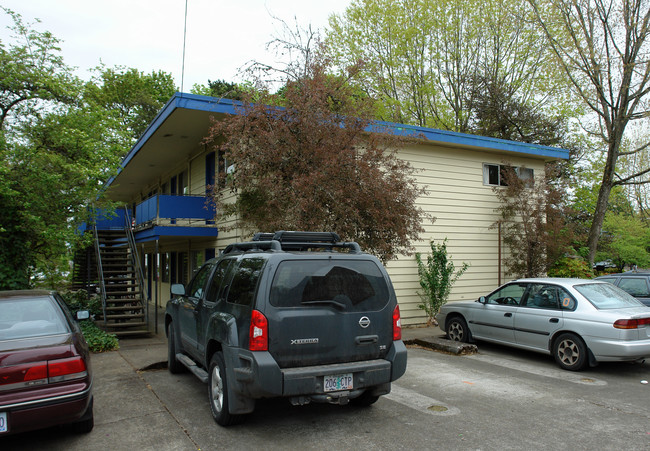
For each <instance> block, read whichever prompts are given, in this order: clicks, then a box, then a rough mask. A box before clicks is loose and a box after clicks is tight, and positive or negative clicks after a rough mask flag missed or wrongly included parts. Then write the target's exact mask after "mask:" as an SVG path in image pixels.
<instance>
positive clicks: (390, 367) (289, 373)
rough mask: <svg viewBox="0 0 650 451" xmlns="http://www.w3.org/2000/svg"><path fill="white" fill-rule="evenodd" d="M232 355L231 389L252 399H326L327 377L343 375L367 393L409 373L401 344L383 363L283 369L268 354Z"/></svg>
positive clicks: (229, 356)
mask: <svg viewBox="0 0 650 451" xmlns="http://www.w3.org/2000/svg"><path fill="white" fill-rule="evenodd" d="M224 351H225V349H224ZM229 351H230V352H226V353H225V354H226V359H227V360H229V361H228V362H227V363H226V365H227V368H229V369H230V368H231V369H232V373H231V374H232V377H231V378H230V380H231V381H232V384H231V388H232V389H233V391H234V392H236V393H237V394H239V395H243V396H245V397H247V398H252V399H258V398H271V397H278V396H284V397H287V396H301V395H305V396H309V395H324V394H326V393H327V392H325V390H324V386H323V385H324V377H325V376H336V375H341V374H352V376H353V389H354V390H359V389H366V388H370V387H376V386H379V385H382V384H387V383H390V382H392V381H394V380H396V379H398V378H399V377H400V376H402V375H403V374H404V372H405V371H406V346H404V343H403V342H402V341H396V342H393V345H392V346H391V349H390V351H389V352H388V354H387V355H386V357H385V358H384V359H375V360H363V361H359V362H346V363H336V364H330V365H317V366H307V367H296V368H284V369H283V368H280V367H279V366H278V364H277V363H276V361H275V359H273V357H272V356H271V354H270V353H268V352H251V351H246V350H243V349H240V348H231V349H229ZM231 374H229V376H231ZM330 393H331V392H330Z"/></svg>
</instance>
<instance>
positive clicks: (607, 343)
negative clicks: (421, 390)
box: [436, 278, 650, 371]
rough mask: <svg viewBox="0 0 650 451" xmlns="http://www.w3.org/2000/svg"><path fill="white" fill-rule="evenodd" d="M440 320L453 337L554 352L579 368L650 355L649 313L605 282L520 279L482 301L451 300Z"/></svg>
mask: <svg viewBox="0 0 650 451" xmlns="http://www.w3.org/2000/svg"><path fill="white" fill-rule="evenodd" d="M436 318H437V320H438V324H439V325H440V327H441V328H443V329H444V330H445V331H446V332H447V336H448V338H449V339H450V340H456V341H463V342H470V341H473V340H485V341H490V342H494V343H500V344H504V345H509V346H514V347H517V348H522V349H529V350H531V351H537V352H542V353H546V354H551V355H552V356H553V357H554V358H555V360H556V362H557V363H558V364H559V365H560V367H562V368H564V369H567V370H572V371H579V370H581V369H583V368H585V367H586V366H587V365H590V366H595V365H596V364H597V363H598V362H613V361H642V360H645V359H646V358H648V357H650V311H648V308H647V307H646V306H644V305H643V304H642V303H641V302H639V301H637V300H636V299H635V298H634V297H632V296H630V295H629V294H627V293H626V292H625V291H623V290H621V289H619V288H617V287H615V286H613V285H611V284H609V283H605V282H601V281H595V280H584V279H559V278H558V279H553V278H539V279H519V280H514V281H512V282H509V283H507V284H505V285H503V286H501V287H499V288H498V289H497V290H495V291H493V292H492V293H490V294H489V295H487V296H481V297H480V298H479V299H478V300H477V301H461V302H451V303H448V304H445V305H443V306H442V307H441V309H440V312H439V313H438V315H437V317H436Z"/></svg>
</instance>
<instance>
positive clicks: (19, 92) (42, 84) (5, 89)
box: [0, 7, 78, 134]
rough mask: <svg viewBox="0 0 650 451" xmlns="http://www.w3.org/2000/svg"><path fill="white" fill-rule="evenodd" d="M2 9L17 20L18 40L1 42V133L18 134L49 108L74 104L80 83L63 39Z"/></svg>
mask: <svg viewBox="0 0 650 451" xmlns="http://www.w3.org/2000/svg"><path fill="white" fill-rule="evenodd" d="M0 8H1V9H2V10H3V11H4V12H5V13H6V14H7V15H9V16H10V17H11V18H12V20H13V26H10V27H8V28H9V30H11V35H12V38H13V40H14V42H12V43H10V44H7V43H4V42H1V41H0V67H2V70H1V71H0V133H2V134H6V133H9V132H12V134H14V133H17V132H19V131H20V124H22V123H24V122H26V121H28V120H32V119H33V118H34V117H38V115H39V112H40V111H41V110H42V109H43V108H44V107H46V106H47V105H50V104H55V105H56V104H58V103H72V102H73V101H74V99H75V94H76V92H77V88H78V80H77V79H76V78H75V77H74V76H73V75H72V70H71V69H70V68H69V67H68V66H66V65H65V63H64V62H63V58H62V56H61V55H60V48H59V47H58V45H59V42H60V40H59V39H57V38H56V37H54V36H53V35H52V34H51V33H49V32H47V31H44V32H39V31H37V30H34V29H33V28H32V27H33V26H35V25H36V24H38V23H39V21H38V20H37V21H36V23H31V24H30V23H25V22H24V21H23V18H22V16H21V15H20V14H18V13H15V12H14V11H12V10H10V9H7V8H4V7H0ZM8 122H9V124H10V125H11V126H10V127H9V126H8Z"/></svg>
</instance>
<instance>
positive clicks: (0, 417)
mask: <svg viewBox="0 0 650 451" xmlns="http://www.w3.org/2000/svg"><path fill="white" fill-rule="evenodd" d="M7 426H8V425H7V412H0V434H2V433H3V432H7Z"/></svg>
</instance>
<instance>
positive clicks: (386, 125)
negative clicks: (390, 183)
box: [367, 121, 569, 160]
mask: <svg viewBox="0 0 650 451" xmlns="http://www.w3.org/2000/svg"><path fill="white" fill-rule="evenodd" d="M367 130H368V131H369V132H384V133H386V132H389V133H393V134H395V135H400V136H408V137H411V138H419V139H426V140H428V141H435V142H441V143H447V144H454V145H462V146H471V147H480V148H487V149H494V150H499V151H504V152H516V153H525V154H528V155H537V156H542V157H550V158H559V159H563V160H568V159H569V151H568V150H566V149H561V148H559V147H550V146H542V145H539V144H530V143H524V142H519V141H508V140H506V139H499V138H489V137H487V136H480V135H470V134H469V133H459V132H452V131H448V130H439V129H435V128H426V127H418V126H415V125H405V124H397V123H394V122H382V121H377V122H375V123H374V124H372V125H370V126H369V127H368V128H367Z"/></svg>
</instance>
